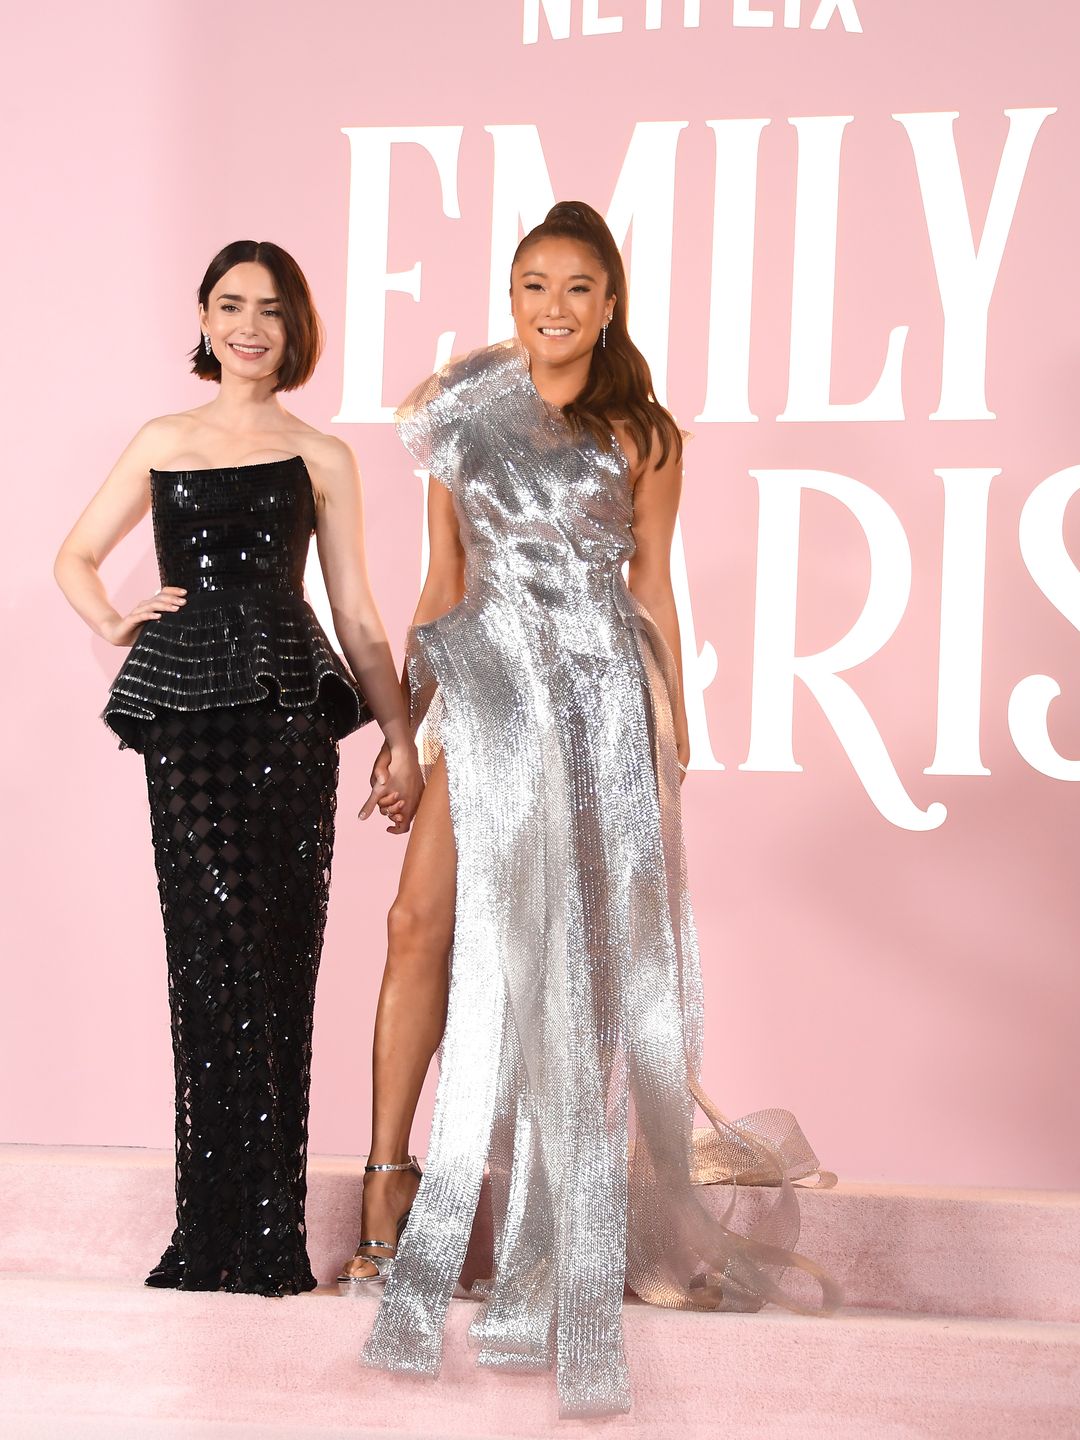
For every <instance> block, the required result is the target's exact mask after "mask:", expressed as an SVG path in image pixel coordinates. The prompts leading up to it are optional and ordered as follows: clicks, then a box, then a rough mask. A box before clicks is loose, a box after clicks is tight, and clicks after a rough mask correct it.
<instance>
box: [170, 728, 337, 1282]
mask: <svg viewBox="0 0 1080 1440" xmlns="http://www.w3.org/2000/svg"><path fill="white" fill-rule="evenodd" d="M145 762H146V777H147V788H148V792H149V797H150V817H151V826H152V833H153V841H154V858H155V861H156V864H157V873H158V889H159V893H160V897H161V913H162V917H163V919H164V922H165V942H166V953H167V957H168V971H169V1007H170V1014H171V1019H172V1039H173V1060H174V1065H175V1071H176V1212H177V1219H176V1231H175V1233H174V1235H173V1237H172V1243H171V1244H170V1245H169V1247H168V1249H167V1250H166V1251H165V1254H164V1255H163V1256H162V1258H161V1260H160V1262H159V1264H158V1265H157V1266H156V1267H155V1269H154V1270H153V1271H152V1272H151V1274H150V1275H149V1276H148V1277H147V1284H149V1285H154V1286H159V1287H174V1288H177V1289H181V1290H231V1291H243V1292H245V1293H253V1294H259V1295H287V1294H296V1293H298V1292H299V1291H302V1290H310V1289H312V1288H313V1287H314V1285H315V1278H314V1276H313V1275H312V1273H311V1267H310V1265H309V1264H308V1257H307V1248H306V1243H305V1235H306V1232H305V1226H304V1199H305V1193H306V1189H305V1178H304V1171H305V1164H306V1157H307V1115H308V1083H309V1077H310V1071H311V1023H312V1011H313V1007H314V1002H315V977H316V975H317V973H318V968H319V956H320V952H321V949H322V937H323V926H324V924H325V921H326V904H327V897H328V892H329V884H330V863H331V857H332V851H333V844H334V808H335V804H336V793H337V773H338V752H337V743H336V741H335V739H334V736H333V733H332V729H331V725H330V721H329V719H328V717H327V716H326V715H325V714H324V713H323V712H322V711H320V710H318V709H314V710H312V711H301V710H289V709H283V708H282V707H281V706H279V705H277V704H275V703H271V702H268V701H262V702H259V703H257V704H253V705H239V706H232V707H229V708H226V709H213V710H200V711H196V712H193V713H186V712H182V711H164V712H162V714H161V715H159V716H158V717H157V718H155V719H153V720H151V721H150V722H148V725H147V730H146V748H145Z"/></svg>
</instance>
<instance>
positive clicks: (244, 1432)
mask: <svg viewBox="0 0 1080 1440" xmlns="http://www.w3.org/2000/svg"><path fill="white" fill-rule="evenodd" d="M359 1188H360V1162H358V1161H353V1160H349V1161H335V1160H317V1161H314V1162H313V1164H312V1170H311V1198H310V1203H309V1212H308V1213H309V1229H310V1233H311V1251H312V1259H313V1263H314V1266H315V1270H316V1274H317V1275H318V1276H319V1277H320V1279H321V1280H327V1279H329V1278H330V1277H331V1276H332V1275H333V1274H334V1273H336V1269H337V1267H338V1265H339V1263H340V1261H341V1260H342V1259H343V1258H344V1257H345V1256H346V1255H347V1254H349V1253H350V1252H351V1250H352V1246H353V1244H354V1242H355V1238H356V1237H355V1234H354V1231H355V1220H356V1214H357V1209H358V1205H357V1201H358V1195H359ZM713 1193H714V1196H715V1203H716V1204H717V1205H719V1204H720V1203H721V1202H722V1200H723V1199H724V1196H723V1193H722V1192H720V1191H716V1192H713ZM752 1198H753V1197H752ZM756 1198H757V1199H758V1200H759V1201H760V1199H761V1198H762V1197H756ZM803 1200H804V1214H805V1227H804V1237H803V1248H804V1249H805V1250H806V1251H807V1252H808V1253H810V1254H812V1255H815V1256H816V1257H817V1258H819V1259H821V1260H822V1261H823V1262H824V1263H825V1264H826V1265H827V1266H828V1267H829V1268H830V1269H831V1270H832V1271H833V1273H834V1274H835V1275H836V1276H837V1277H838V1278H839V1279H840V1280H841V1282H842V1283H843V1284H844V1286H845V1289H846V1292H847V1299H848V1306H847V1308H845V1310H844V1311H843V1312H842V1313H841V1314H840V1315H838V1316H835V1317H833V1318H831V1319H829V1320H813V1319H804V1318H800V1317H795V1316H790V1315H787V1314H785V1313H783V1312H779V1311H775V1310H767V1311H765V1312H763V1313H762V1314H760V1315H756V1316H739V1315H724V1316H720V1315H699V1314H682V1313H679V1312H675V1311H661V1310H657V1309H654V1308H651V1307H648V1306H644V1305H640V1304H636V1303H628V1304H627V1306H626V1310H625V1328H626V1339H627V1350H628V1355H629V1360H630V1366H631V1373H632V1376H633V1383H634V1408H633V1411H632V1413H631V1414H630V1415H629V1416H620V1417H616V1418H612V1419H607V1420H593V1421H559V1420H558V1419H557V1413H556V1404H555V1395H554V1386H553V1383H552V1380H551V1378H550V1377H546V1376H525V1375H505V1374H489V1373H487V1372H482V1371H477V1370H476V1368H475V1366H474V1364H473V1361H472V1357H471V1354H470V1352H469V1347H468V1341H467V1337H466V1331H467V1329H468V1325H469V1321H470V1319H471V1317H472V1315H473V1313H474V1309H473V1305H472V1303H471V1302H469V1301H455V1302H454V1303H453V1305H452V1306H451V1314H450V1320H449V1324H448V1327H447V1338H446V1347H445V1361H444V1366H443V1373H442V1375H441V1377H440V1378H439V1380H438V1381H436V1382H428V1381H420V1380H413V1379H408V1378H403V1377H396V1376H386V1375H383V1374H381V1373H375V1372H371V1371H368V1370H365V1369H363V1368H362V1367H361V1366H360V1365H359V1364H358V1360H357V1357H358V1354H359V1350H360V1346H361V1344H362V1342H363V1338H364V1336H365V1334H366V1332H367V1328H368V1326H369V1325H370V1321H371V1316H372V1313H373V1306H372V1305H371V1304H370V1302H363V1301H345V1300H342V1299H340V1298H339V1297H338V1296H337V1295H336V1293H335V1292H334V1291H333V1290H330V1289H326V1290H320V1291H317V1292H316V1293H314V1294H312V1295H306V1296H297V1297H291V1298H288V1299H284V1300H263V1299H260V1298H258V1297H254V1296H230V1295H187V1294H177V1293H174V1292H163V1291H151V1290H146V1289H145V1288H144V1287H143V1286H142V1284H141V1278H142V1275H143V1273H144V1272H145V1270H146V1268H147V1267H148V1265H149V1264H150V1263H152V1261H153V1260H155V1259H156V1257H157V1254H158V1252H159V1251H160V1249H161V1246H162V1243H163V1239H164V1238H165V1237H167V1233H168V1231H169V1229H170V1228H171V1203H172V1200H171V1160H170V1157H168V1156H166V1155H164V1154H162V1153H158V1152H146V1151H125V1150H74V1149H47V1148H44V1147H35V1146H9V1147H0V1346H2V1352H0V1436H2V1437H3V1440H24V1437H25V1440H46V1437H48V1440H53V1437H55V1440H61V1437H63V1440H67V1437H78V1440H81V1437H86V1440H113V1437H115V1440H129V1437H134V1440H203V1437H206V1440H219V1437H221V1440H225V1437H231V1440H249V1437H251V1440H255V1437H258V1440H264V1437H265V1440H316V1437H317V1440H337V1437H346V1436H349V1437H384V1436H385V1437H389V1436H393V1437H395V1440H411V1437H416V1440H419V1437H423V1440H437V1437H444V1436H445V1437H477V1440H479V1437H485V1440H486V1437H490V1440H511V1437H514V1440H517V1437H547V1436H555V1437H559V1440H581V1437H584V1436H589V1437H607V1436H611V1437H616V1436H618V1437H633V1440H646V1437H647V1440H676V1437H678V1440H699V1437H700V1440H705V1437H709V1440H713V1437H715V1440H721V1437H723V1440H751V1437H752V1440H796V1437H799V1440H818V1437H821V1440H1029V1437H1030V1440H1041V1437H1047V1440H1066V1437H1068V1440H1078V1437H1080V1196H1066V1195H1054V1194H1046V1193H1041V1192H1015V1191H1009V1192H1004V1191H947V1190H930V1189H923V1188H914V1187H895V1186H894V1187H871V1186H862V1185H848V1186H841V1187H839V1188H838V1189H836V1190H833V1191H810V1192H806V1193H805V1194H804V1196H803ZM489 1244H490V1239H489V1235H488V1233H487V1227H486V1224H485V1219H484V1216H483V1215H481V1217H480V1219H479V1221H478V1225H477V1231H476V1234H475V1235H474V1244H473V1250H472V1252H471V1262H470V1268H473V1269H477V1270H478V1269H482V1268H483V1265H484V1252H485V1250H486V1249H487V1248H488V1247H489Z"/></svg>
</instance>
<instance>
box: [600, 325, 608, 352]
mask: <svg viewBox="0 0 1080 1440" xmlns="http://www.w3.org/2000/svg"><path fill="white" fill-rule="evenodd" d="M607 327H608V321H606V320H605V321H604V324H603V326H602V328H601V330H600V349H601V350H606V349H607Z"/></svg>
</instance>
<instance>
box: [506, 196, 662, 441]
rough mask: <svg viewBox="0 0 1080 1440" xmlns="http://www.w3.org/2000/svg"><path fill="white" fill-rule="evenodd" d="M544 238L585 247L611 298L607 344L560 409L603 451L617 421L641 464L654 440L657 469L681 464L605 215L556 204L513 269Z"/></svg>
mask: <svg viewBox="0 0 1080 1440" xmlns="http://www.w3.org/2000/svg"><path fill="white" fill-rule="evenodd" d="M548 238H551V239H556V238H558V239H567V240H577V241H578V242H579V243H580V244H582V245H587V246H588V248H589V249H590V250H591V251H592V252H593V254H594V255H595V256H596V258H597V259H598V260H599V262H600V264H601V266H602V267H603V270H604V273H605V274H606V275H607V277H608V294H609V295H614V296H615V309H614V310H613V311H612V315H611V320H610V322H609V323H608V327H607V335H606V337H605V340H606V343H604V344H602V343H601V341H600V340H597V342H596V344H595V346H594V347H593V353H592V360H591V362H590V365H589V378H588V379H587V380H586V382H585V388H584V389H583V390H582V392H581V394H580V395H578V396H577V398H576V399H574V400H572V401H571V402H570V404H569V405H564V406H563V414H564V415H565V416H566V417H567V419H568V420H569V421H570V423H571V424H572V425H573V426H575V427H576V428H577V429H579V430H588V431H589V432H590V434H592V435H594V436H595V437H596V439H597V440H598V441H599V442H600V444H601V445H603V446H604V448H605V449H608V448H610V446H611V445H612V444H613V438H612V434H611V422H612V420H621V421H622V422H623V423H624V424H625V425H626V428H627V430H628V431H629V433H630V438H631V439H632V440H633V442H634V445H635V446H636V447H637V452H638V455H639V456H640V457H641V458H642V459H643V460H644V459H645V458H646V457H647V456H649V455H650V454H651V453H652V447H653V436H656V438H657V439H658V440H659V442H660V455H659V460H658V463H659V464H660V465H663V464H664V463H665V461H666V460H667V458H668V456H669V455H670V454H671V453H672V451H674V452H675V458H676V459H681V457H682V431H681V430H680V429H679V427H678V425H677V423H676V421H675V418H674V416H673V415H672V414H671V412H670V411H668V410H666V409H665V408H664V406H663V405H661V404H660V402H659V401H658V400H657V398H656V396H655V395H654V393H653V383H652V375H651V374H650V372H649V365H648V362H647V361H646V359H645V356H644V355H642V353H641V351H640V350H639V349H638V348H637V346H636V345H635V344H634V342H633V341H632V340H631V339H630V332H629V330H628V329H627V316H626V311H627V304H628V300H629V296H628V295H627V287H626V271H625V269H624V268H623V262H622V256H621V255H620V254H619V247H618V246H617V245H616V244H615V240H614V237H613V236H612V233H611V231H610V230H609V229H608V227H607V225H606V223H605V222H604V218H603V216H602V215H600V214H598V213H597V211H595V210H594V209H593V208H592V206H591V205H586V204H585V202H584V201H583V200H560V201H559V203H558V204H557V205H553V206H552V207H551V209H550V210H549V211H548V213H547V214H546V215H545V216H544V219H543V220H542V221H541V223H540V224H539V225H537V226H536V227H535V228H534V229H532V230H530V231H529V233H528V234H527V235H526V236H525V238H524V239H523V240H522V242H521V244H520V245H519V246H518V247H517V249H516V250H515V251H514V259H513V264H512V265H511V269H513V266H514V265H516V264H517V262H518V260H519V259H520V257H521V255H522V254H523V253H524V252H525V251H526V250H527V249H529V247H530V246H531V245H535V244H536V242H537V241H538V240H545V239H548Z"/></svg>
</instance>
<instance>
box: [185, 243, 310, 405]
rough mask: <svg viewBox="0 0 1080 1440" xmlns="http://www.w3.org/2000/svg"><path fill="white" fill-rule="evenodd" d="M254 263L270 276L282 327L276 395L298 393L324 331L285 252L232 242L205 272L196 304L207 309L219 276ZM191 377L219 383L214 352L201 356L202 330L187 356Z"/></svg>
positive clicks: (274, 247) (265, 245)
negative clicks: (286, 391) (284, 392)
mask: <svg viewBox="0 0 1080 1440" xmlns="http://www.w3.org/2000/svg"><path fill="white" fill-rule="evenodd" d="M252 262H254V263H255V264H256V265H265V266H266V268H267V270H269V271H270V274H271V275H272V276H273V280H274V291H275V294H276V298H277V308H278V309H279V310H280V311H281V319H282V322H283V324H284V326H285V357H284V359H283V360H282V362H281V365H280V367H279V368H278V377H277V384H276V385H275V386H274V390H275V392H276V391H278V390H298V389H299V388H300V386H301V385H306V384H307V382H308V381H309V380H310V379H311V376H312V372H313V371H314V369H315V366H316V365H317V364H318V363H319V356H320V355H321V354H322V348H323V327H322V321H321V320H320V319H319V316H318V312H317V311H316V309H315V303H314V301H313V300H312V298H311V291H310V289H309V288H308V283H307V281H306V280H305V278H304V272H303V271H302V270H301V269H300V266H299V265H298V264H297V263H296V261H295V260H294V259H293V258H292V256H291V255H290V254H289V252H288V251H287V250H282V248H281V246H280V245H275V244H274V243H273V242H272V241H270V240H234V241H233V242H232V244H231V245H226V246H225V248H224V250H219V251H218V253H217V254H216V255H215V256H214V258H213V260H211V261H210V264H209V265H208V266H207V267H206V274H205V275H204V276H203V278H202V284H201V285H200V286H199V304H200V305H201V306H202V307H203V309H204V310H209V308H210V296H211V294H212V293H213V290H214V287H215V285H217V283H218V281H219V280H220V279H221V277H222V276H223V275H227V274H228V272H229V271H230V270H231V269H232V268H233V266H234V265H246V264H250V263H252ZM191 369H192V373H193V374H195V375H198V377H199V379H200V380H216V381H217V382H218V384H220V383H221V361H220V360H219V359H218V358H217V356H216V355H215V354H213V352H211V353H210V354H209V355H208V354H207V353H206V349H205V346H204V345H203V337H202V331H201V330H200V332H199V343H198V344H197V345H196V346H195V349H194V350H192V352H191Z"/></svg>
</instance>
